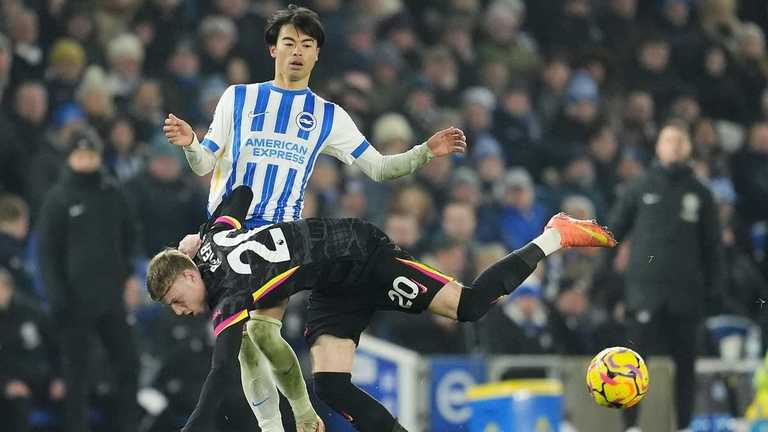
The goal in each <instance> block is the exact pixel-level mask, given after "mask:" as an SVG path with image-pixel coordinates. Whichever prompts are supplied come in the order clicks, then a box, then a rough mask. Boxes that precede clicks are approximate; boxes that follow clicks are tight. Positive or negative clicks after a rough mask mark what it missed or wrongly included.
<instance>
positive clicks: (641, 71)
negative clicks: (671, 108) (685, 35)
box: [625, 34, 683, 107]
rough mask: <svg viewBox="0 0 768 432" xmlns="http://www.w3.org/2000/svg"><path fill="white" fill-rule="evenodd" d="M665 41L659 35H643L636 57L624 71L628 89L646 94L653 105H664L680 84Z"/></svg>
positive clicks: (667, 103) (669, 100)
mask: <svg viewBox="0 0 768 432" xmlns="http://www.w3.org/2000/svg"><path fill="white" fill-rule="evenodd" d="M669 51H670V47H669V42H668V41H667V40H666V39H664V38H663V37H661V36H659V35H653V34H651V35H647V36H646V37H645V39H644V40H642V41H641V42H640V45H639V46H638V49H637V56H636V57H635V62H634V64H633V65H632V67H631V68H628V69H627V71H626V77H625V80H626V84H627V87H628V88H631V89H639V90H643V91H646V92H648V93H650V95H651V96H652V97H653V102H654V105H655V106H656V107H667V106H668V105H669V103H670V102H672V100H673V99H674V97H675V95H676V93H677V91H678V89H679V88H680V87H682V86H683V83H682V82H681V80H680V78H679V77H678V75H677V73H676V72H675V70H674V69H673V68H672V65H671V64H670V61H669V55H670V54H669Z"/></svg>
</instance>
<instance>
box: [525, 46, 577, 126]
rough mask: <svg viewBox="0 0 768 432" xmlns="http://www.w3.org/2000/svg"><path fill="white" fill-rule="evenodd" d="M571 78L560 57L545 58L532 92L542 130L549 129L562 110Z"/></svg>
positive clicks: (563, 59) (567, 64)
mask: <svg viewBox="0 0 768 432" xmlns="http://www.w3.org/2000/svg"><path fill="white" fill-rule="evenodd" d="M570 78H571V67H570V64H569V63H568V60H567V59H566V58H565V57H564V56H561V55H553V56H550V57H548V58H547V60H546V62H545V63H544V66H543V67H542V69H541V74H540V75H539V77H538V80H537V82H536V90H535V91H534V94H535V98H534V100H535V101H536V103H535V108H536V112H537V113H538V114H539V116H541V123H542V126H543V127H544V129H545V130H546V129H549V127H550V126H551V125H552V123H553V122H554V121H555V119H556V118H557V115H558V114H559V113H560V111H561V110H562V108H563V104H564V102H565V91H566V89H567V87H568V82H569V81H570Z"/></svg>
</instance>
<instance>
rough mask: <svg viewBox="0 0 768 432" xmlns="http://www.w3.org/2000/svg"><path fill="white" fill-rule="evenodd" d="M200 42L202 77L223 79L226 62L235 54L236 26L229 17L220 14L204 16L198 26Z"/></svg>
mask: <svg viewBox="0 0 768 432" xmlns="http://www.w3.org/2000/svg"><path fill="white" fill-rule="evenodd" d="M199 34H200V43H201V46H202V49H203V55H202V56H201V59H200V60H201V61H200V65H201V67H200V72H201V75H202V76H203V77H204V78H211V77H214V76H216V77H218V78H220V79H223V78H224V76H225V75H226V71H227V63H229V60H230V58H232V57H233V56H234V55H235V44H236V43H237V37H238V35H237V28H236V27H235V24H234V23H233V22H232V20H231V19H230V18H227V17H225V16H221V15H211V16H208V17H206V18H205V19H204V20H203V21H202V22H201V23H200V27H199Z"/></svg>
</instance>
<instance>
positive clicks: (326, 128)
mask: <svg viewBox="0 0 768 432" xmlns="http://www.w3.org/2000/svg"><path fill="white" fill-rule="evenodd" d="M334 109H335V105H334V104H332V103H331V102H326V103H325V104H323V126H322V127H321V129H320V136H319V137H318V139H317V144H315V148H313V149H312V154H311V155H310V156H309V161H308V162H307V167H306V168H304V177H303V178H302V180H301V189H300V190H301V194H300V195H299V199H298V200H296V204H294V205H293V218H294V219H298V218H299V214H300V213H301V204H302V202H303V201H304V188H305V187H306V186H307V179H308V178H309V173H310V172H312V166H313V165H314V164H315V158H316V157H317V152H318V151H320V148H322V147H323V143H324V142H325V140H326V139H328V135H330V134H331V129H332V128H333V112H334Z"/></svg>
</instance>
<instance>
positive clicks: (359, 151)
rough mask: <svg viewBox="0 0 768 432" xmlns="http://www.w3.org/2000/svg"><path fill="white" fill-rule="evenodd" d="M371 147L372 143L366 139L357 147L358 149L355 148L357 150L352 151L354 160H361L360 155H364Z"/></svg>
mask: <svg viewBox="0 0 768 432" xmlns="http://www.w3.org/2000/svg"><path fill="white" fill-rule="evenodd" d="M370 146H371V143H369V142H368V140H367V139H364V140H363V142H361V143H360V145H359V146H357V148H355V149H354V150H353V151H352V157H353V158H355V159H357V158H359V157H360V155H361V154H363V152H364V151H365V150H366V149H367V148H368V147H370Z"/></svg>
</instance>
